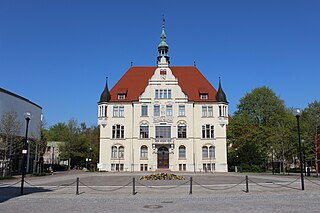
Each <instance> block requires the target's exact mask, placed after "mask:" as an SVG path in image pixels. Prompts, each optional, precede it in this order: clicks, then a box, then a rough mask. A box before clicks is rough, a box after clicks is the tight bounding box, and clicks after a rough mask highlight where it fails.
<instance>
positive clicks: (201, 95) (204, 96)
mask: <svg viewBox="0 0 320 213" xmlns="http://www.w3.org/2000/svg"><path fill="white" fill-rule="evenodd" d="M200 99H201V100H207V99H208V94H200Z"/></svg>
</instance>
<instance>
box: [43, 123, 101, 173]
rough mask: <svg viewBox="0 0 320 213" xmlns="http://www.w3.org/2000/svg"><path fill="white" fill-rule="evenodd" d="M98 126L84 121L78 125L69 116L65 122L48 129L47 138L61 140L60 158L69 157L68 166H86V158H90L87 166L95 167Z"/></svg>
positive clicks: (66, 158)
mask: <svg viewBox="0 0 320 213" xmlns="http://www.w3.org/2000/svg"><path fill="white" fill-rule="evenodd" d="M99 134H100V131H99V128H98V127H96V126H92V127H89V128H88V127H87V125H86V124H85V123H81V124H80V125H78V122H77V120H76V119H74V118H71V119H70V120H69V121H68V123H67V124H65V123H58V124H55V125H53V126H52V127H51V128H49V130H48V138H49V140H53V141H62V142H64V143H62V144H61V145H60V146H59V150H60V155H59V158H60V159H61V160H69V159H70V165H69V166H70V168H81V167H85V166H86V158H88V159H91V161H90V162H87V163H89V165H88V167H89V166H90V167H91V169H93V168H94V167H95V165H96V164H97V162H98V157H99V155H98V153H99V137H100V136H99Z"/></svg>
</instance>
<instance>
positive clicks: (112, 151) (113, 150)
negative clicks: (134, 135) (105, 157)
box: [111, 146, 118, 158]
mask: <svg viewBox="0 0 320 213" xmlns="http://www.w3.org/2000/svg"><path fill="white" fill-rule="evenodd" d="M117 151H118V148H117V147H116V146H112V147H111V158H117V157H118V156H117Z"/></svg>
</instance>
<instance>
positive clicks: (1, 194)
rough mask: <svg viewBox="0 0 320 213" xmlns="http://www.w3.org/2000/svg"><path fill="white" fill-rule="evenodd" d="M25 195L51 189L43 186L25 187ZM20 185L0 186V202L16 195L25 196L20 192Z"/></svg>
mask: <svg viewBox="0 0 320 213" xmlns="http://www.w3.org/2000/svg"><path fill="white" fill-rule="evenodd" d="M23 191H24V193H23V194H24V195H28V194H33V193H39V192H49V191H51V190H48V189H44V188H41V187H24V190H23ZM20 193H21V188H20V187H12V186H10V187H0V203H3V202H5V201H7V200H10V199H12V198H15V197H19V196H23V195H21V194H20Z"/></svg>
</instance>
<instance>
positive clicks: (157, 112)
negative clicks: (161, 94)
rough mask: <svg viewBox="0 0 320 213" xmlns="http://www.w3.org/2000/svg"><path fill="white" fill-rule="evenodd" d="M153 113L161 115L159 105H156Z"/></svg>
mask: <svg viewBox="0 0 320 213" xmlns="http://www.w3.org/2000/svg"><path fill="white" fill-rule="evenodd" d="M153 115H154V116H160V106H159V105H155V106H154V108H153Z"/></svg>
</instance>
